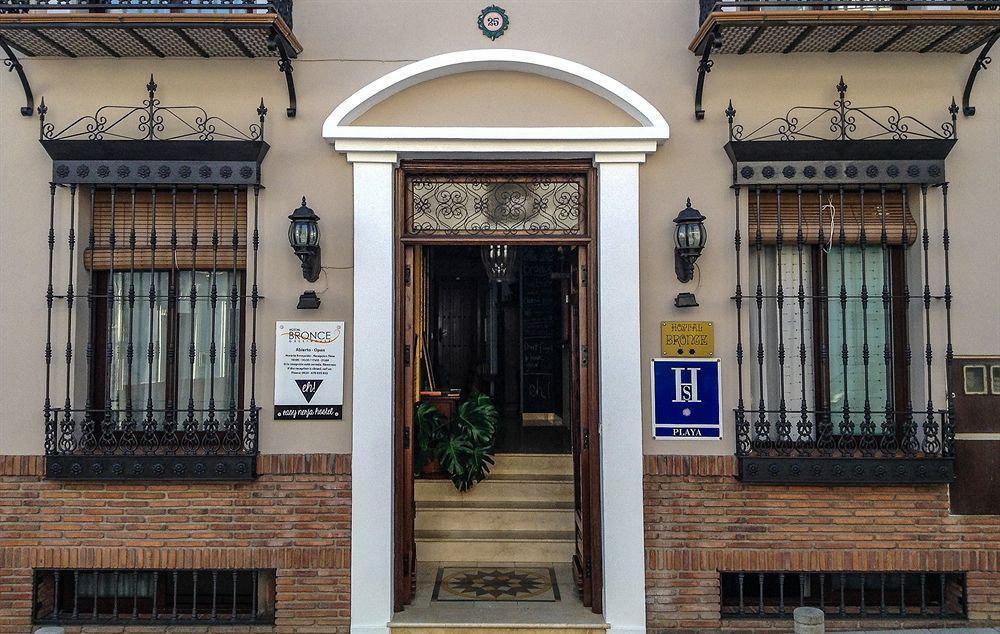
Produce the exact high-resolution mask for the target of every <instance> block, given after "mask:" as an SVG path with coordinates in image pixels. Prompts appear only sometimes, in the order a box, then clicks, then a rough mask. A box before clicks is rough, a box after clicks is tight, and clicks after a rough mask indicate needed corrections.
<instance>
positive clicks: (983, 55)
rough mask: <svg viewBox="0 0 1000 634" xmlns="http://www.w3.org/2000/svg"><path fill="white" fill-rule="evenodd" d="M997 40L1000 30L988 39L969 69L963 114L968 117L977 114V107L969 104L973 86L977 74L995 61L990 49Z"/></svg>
mask: <svg viewBox="0 0 1000 634" xmlns="http://www.w3.org/2000/svg"><path fill="white" fill-rule="evenodd" d="M997 40H1000V31H997V32H996V33H994V34H993V36H992V37H991V38H990V39H988V40H987V41H986V44H984V45H983V48H982V50H980V51H979V55H978V56H977V57H976V61H975V62H974V63H973V64H972V70H971V71H969V79H967V80H966V82H965V91H964V92H963V93H962V114H964V115H965V116H967V117H973V116H975V114H976V107H975V106H972V105H969V99H971V98H972V87H973V86H974V85H975V84H976V76H977V75H978V74H979V71H981V70H986V67H987V66H989V65H990V62H992V61H993V59H992V58H991V57H990V49H991V48H993V45H994V44H996V43H997Z"/></svg>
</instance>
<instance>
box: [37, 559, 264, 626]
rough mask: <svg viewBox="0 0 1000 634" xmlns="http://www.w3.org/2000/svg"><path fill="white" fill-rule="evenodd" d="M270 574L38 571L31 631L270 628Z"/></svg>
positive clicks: (215, 571)
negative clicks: (178, 626) (35, 628)
mask: <svg viewBox="0 0 1000 634" xmlns="http://www.w3.org/2000/svg"><path fill="white" fill-rule="evenodd" d="M274 593H275V571H274V570H231V569H210V570H135V569H127V570H121V569H116V570H92V569H68V570H67V569H46V570H42V569H38V570H35V571H34V585H33V587H32V622H33V623H35V624H36V625H77V624H80V625H83V624H101V625H123V624H142V625H150V624H155V623H165V624H193V623H197V624H199V625H209V624H241V625H268V624H273V623H274Z"/></svg>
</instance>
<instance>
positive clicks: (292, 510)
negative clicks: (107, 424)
mask: <svg viewBox="0 0 1000 634" xmlns="http://www.w3.org/2000/svg"><path fill="white" fill-rule="evenodd" d="M43 461H44V458H43V457H42V456H0V633H3V634H8V633H9V634H14V633H16V634H24V633H25V632H30V631H31V570H32V568H41V567H56V568H58V567H65V568H182V569H187V568H274V569H276V570H277V581H276V585H277V596H276V604H277V613H276V623H275V625H274V626H273V627H270V626H268V627H253V628H242V629H239V628H236V629H234V628H231V627H226V628H216V629H215V630H213V629H212V628H208V627H205V628H188V627H184V628H182V630H183V631H184V632H211V631H219V632H223V631H224V632H246V631H250V632H275V633H282V634H285V633H288V634H292V633H299V632H302V633H306V632H310V633H317V634H320V633H322V634H326V633H336V632H347V631H348V629H349V627H348V626H349V621H350V567H351V564H350V539H351V475H350V474H351V459H350V456H348V455H328V454H310V455H268V456H262V457H261V458H260V459H259V460H258V464H257V469H258V473H259V474H260V477H259V478H258V479H257V480H256V481H255V482H248V483H219V484H209V483H195V482H189V483H181V482H177V483H156V482H136V483H128V484H117V483H99V482H91V483H65V482H51V481H46V480H44V479H42V473H43V465H44V462H43ZM126 631H127V632H131V631H135V632H143V633H144V634H155V633H156V632H159V631H160V629H159V628H155V627H141V628H140V627H136V628H115V627H100V628H97V627H89V628H68V629H67V632H102V633H110V632H126ZM167 631H169V632H177V631H178V630H177V629H176V628H171V629H169V630H167Z"/></svg>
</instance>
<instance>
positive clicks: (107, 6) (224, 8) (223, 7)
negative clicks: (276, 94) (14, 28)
mask: <svg viewBox="0 0 1000 634" xmlns="http://www.w3.org/2000/svg"><path fill="white" fill-rule="evenodd" d="M292 2H293V0H6V1H0V13H29V12H45V11H53V12H59V13H65V12H67V11H75V12H83V13H222V14H238V13H276V14H278V15H280V16H281V19H282V20H284V21H285V24H287V25H288V27H289V28H291V26H292Z"/></svg>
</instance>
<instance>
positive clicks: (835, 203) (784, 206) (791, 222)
mask: <svg viewBox="0 0 1000 634" xmlns="http://www.w3.org/2000/svg"><path fill="white" fill-rule="evenodd" d="M819 194H820V192H817V191H808V192H802V240H803V243H804V244H819V242H820V240H819V234H820V219H822V224H823V242H824V243H827V244H830V243H831V242H832V243H833V244H834V245H836V244H839V243H840V227H841V216H843V227H844V244H858V243H859V242H860V236H861V194H860V193H859V192H858V191H851V192H844V198H843V209H842V208H841V198H840V192H838V191H825V192H822V197H823V198H822V202H821V201H820V199H819ZM778 196H779V194H778V192H777V191H774V190H769V191H762V192H760V207H759V215H760V233H761V243H762V244H765V245H774V244H777V243H778ZM780 196H781V233H782V236H781V240H782V244H784V245H786V246H789V245H790V246H794V245H795V243H796V240H797V237H798V204H799V203H798V194H797V193H796V192H795V191H794V190H792V191H782V192H781V194H780ZM749 203H750V210H749V214H748V233H747V236H748V242H749V243H750V244H751V245H754V244H756V243H757V242H756V240H757V216H758V207H757V198H756V195H755V194H753V193H751V195H750V198H749ZM864 203H865V206H864V210H865V242H866V243H867V244H871V245H875V244H879V243H880V242H881V240H882V217H883V216H884V217H885V232H886V241H887V243H888V244H890V245H895V246H898V245H902V244H903V242H904V240H903V238H904V231H903V220H904V218H905V219H906V231H905V234H906V235H905V238H906V240H905V242H906V244H907V245H911V244H913V243H914V242H915V241H916V239H917V223H916V220H914V218H913V214H912V213H911V212H910V209H909V208H907V209H904V208H903V193H902V192H901V191H887V192H886V193H885V209H883V208H882V196H881V193H880V192H879V191H878V190H866V191H865V198H864Z"/></svg>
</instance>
